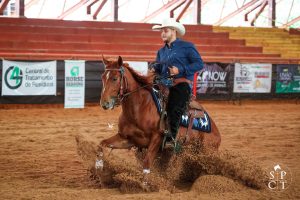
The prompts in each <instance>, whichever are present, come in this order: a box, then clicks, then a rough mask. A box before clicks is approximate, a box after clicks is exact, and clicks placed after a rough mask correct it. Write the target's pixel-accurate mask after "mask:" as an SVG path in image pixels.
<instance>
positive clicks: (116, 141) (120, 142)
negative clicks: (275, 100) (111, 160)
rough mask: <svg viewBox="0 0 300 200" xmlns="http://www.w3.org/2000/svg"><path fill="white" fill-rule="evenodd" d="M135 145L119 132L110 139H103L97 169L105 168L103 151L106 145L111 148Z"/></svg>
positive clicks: (98, 154) (125, 147)
mask: <svg viewBox="0 0 300 200" xmlns="http://www.w3.org/2000/svg"><path fill="white" fill-rule="evenodd" d="M133 146H134V145H133V144H132V143H130V142H129V141H128V140H127V139H125V138H122V137H121V135H120V134H119V133H118V134H116V135H114V136H112V137H110V138H108V139H105V140H102V141H101V142H100V144H99V146H98V151H97V158H96V165H95V167H96V169H99V170H100V171H102V170H103V166H104V161H103V156H104V152H103V151H104V149H105V147H108V148H111V149H130V148H131V147H133Z"/></svg>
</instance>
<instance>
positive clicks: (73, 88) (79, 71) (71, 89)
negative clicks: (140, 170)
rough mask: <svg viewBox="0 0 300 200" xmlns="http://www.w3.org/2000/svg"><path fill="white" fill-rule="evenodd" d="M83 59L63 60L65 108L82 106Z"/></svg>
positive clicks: (83, 86) (83, 83) (83, 89)
mask: <svg viewBox="0 0 300 200" xmlns="http://www.w3.org/2000/svg"><path fill="white" fill-rule="evenodd" d="M84 94H85V61H83V60H78V61H74V60H65V108H84Z"/></svg>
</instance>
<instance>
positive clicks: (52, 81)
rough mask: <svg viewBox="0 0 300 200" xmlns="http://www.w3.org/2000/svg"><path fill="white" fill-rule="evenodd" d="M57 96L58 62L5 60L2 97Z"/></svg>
mask: <svg viewBox="0 0 300 200" xmlns="http://www.w3.org/2000/svg"><path fill="white" fill-rule="evenodd" d="M6 95H7V96H21V95H56V61H49V62H16V61H8V60H3V70H2V96H6Z"/></svg>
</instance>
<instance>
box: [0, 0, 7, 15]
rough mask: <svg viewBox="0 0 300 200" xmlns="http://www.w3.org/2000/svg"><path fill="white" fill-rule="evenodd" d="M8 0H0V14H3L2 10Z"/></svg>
mask: <svg viewBox="0 0 300 200" xmlns="http://www.w3.org/2000/svg"><path fill="white" fill-rule="evenodd" d="M8 2H9V0H2V2H1V3H0V15H3V12H4V10H5V8H6V6H7V4H8Z"/></svg>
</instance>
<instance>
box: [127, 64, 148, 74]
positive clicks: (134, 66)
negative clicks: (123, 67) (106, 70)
mask: <svg viewBox="0 0 300 200" xmlns="http://www.w3.org/2000/svg"><path fill="white" fill-rule="evenodd" d="M126 63H128V64H129V66H130V67H131V68H132V69H134V70H135V71H137V72H139V73H140V74H142V75H147V72H148V63H147V62H138V61H126Z"/></svg>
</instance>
